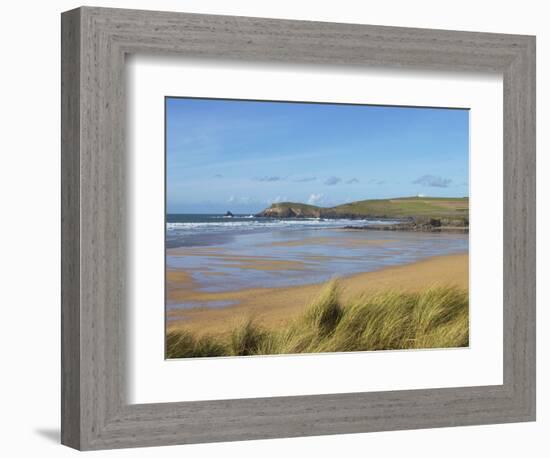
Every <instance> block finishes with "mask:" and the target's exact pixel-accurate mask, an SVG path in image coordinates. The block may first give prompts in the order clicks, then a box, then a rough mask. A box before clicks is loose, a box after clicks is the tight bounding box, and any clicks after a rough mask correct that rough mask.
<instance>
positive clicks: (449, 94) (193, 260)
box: [62, 7, 535, 450]
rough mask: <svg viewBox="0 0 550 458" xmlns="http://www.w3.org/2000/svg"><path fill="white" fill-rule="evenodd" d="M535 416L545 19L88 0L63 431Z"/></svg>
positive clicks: (143, 432)
mask: <svg viewBox="0 0 550 458" xmlns="http://www.w3.org/2000/svg"><path fill="white" fill-rule="evenodd" d="M534 419H535V38H534V37H531V36H519V35H503V34H488V33H474V32H457V31H443V30H427V29H408V28H398V27H381V26H368V25H356V24H333V23H320V22H308V21H288V20H272V19H258V18H245V17H228V16H211V15H197V14H186V13H171V12H153V11H134V10H121V9H106V8H93V7H83V8H78V9H76V10H72V11H68V12H66V13H63V15H62V442H63V444H65V445H68V446H70V447H73V448H77V449H80V450H90V449H106V448H121V447H141V446H153V445H169V444H185V443H198V442H216V441H232V440H247V439H262V438H278V437H295V436H308V435H323V434H343V433H357V432H370V431H383V430H398V429H414V428H433V427H442V426H459V425H473V424H487V423H505V422H521V421H533V420H534Z"/></svg>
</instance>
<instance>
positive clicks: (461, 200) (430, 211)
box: [258, 197, 469, 224]
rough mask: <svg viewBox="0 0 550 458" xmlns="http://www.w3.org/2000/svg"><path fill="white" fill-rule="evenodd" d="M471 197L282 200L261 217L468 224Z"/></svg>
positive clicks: (260, 214)
mask: <svg viewBox="0 0 550 458" xmlns="http://www.w3.org/2000/svg"><path fill="white" fill-rule="evenodd" d="M468 213H469V199H468V197H456V198H453V197H398V198H395V199H370V200H360V201H356V202H350V203H347V204H342V205H338V206H336V207H330V208H325V207H317V206H315V205H308V204H302V203H295V202H280V203H275V204H273V205H271V207H269V208H267V209H265V210H264V211H263V212H260V213H259V214H258V216H272V217H312V218H368V217H370V218H403V219H407V218H408V219H424V218H440V219H446V220H455V221H463V222H466V224H467V223H468Z"/></svg>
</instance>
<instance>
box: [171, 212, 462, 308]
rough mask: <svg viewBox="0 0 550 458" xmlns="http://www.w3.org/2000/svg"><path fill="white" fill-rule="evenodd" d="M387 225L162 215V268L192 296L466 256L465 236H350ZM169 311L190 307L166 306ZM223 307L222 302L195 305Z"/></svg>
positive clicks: (385, 233)
mask: <svg viewBox="0 0 550 458" xmlns="http://www.w3.org/2000/svg"><path fill="white" fill-rule="evenodd" d="M398 222H399V221H397V220H385V219H363V220H359V219H353V220H351V219H323V218H289V219H286V218H284V219H281V218H263V217H255V216H254V215H248V214H238V215H234V216H233V217H229V216H225V215H220V214H168V215H167V219H166V249H167V250H166V268H167V269H174V270H185V271H186V272H189V273H190V274H191V276H192V279H193V281H194V284H195V289H196V290H198V291H202V292H226V291H234V290H239V289H244V288H259V287H287V286H295V285H302V284H311V283H320V282H324V281H327V280H329V279H332V278H338V277H342V276H347V275H352V274H356V273H360V272H370V271H375V270H379V269H383V268H385V267H390V266H397V265H402V264H408V263H411V262H415V261H419V260H422V259H426V258H429V257H432V256H438V255H447V254H455V253H467V252H468V246H469V238H468V234H456V233H452V234H450V233H449V234H448V233H425V232H405V231H371V230H348V229H344V228H346V227H349V226H367V225H380V224H385V225H387V224H395V223H398ZM167 305H168V307H169V308H180V307H183V308H187V307H194V306H197V304H194V303H184V304H181V303H179V304H178V303H170V301H168V304H167ZM201 305H206V306H211V307H218V306H219V307H222V306H226V305H230V304H227V303H225V302H223V301H222V302H219V303H216V302H215V301H213V302H212V303H210V304H208V303H206V304H201Z"/></svg>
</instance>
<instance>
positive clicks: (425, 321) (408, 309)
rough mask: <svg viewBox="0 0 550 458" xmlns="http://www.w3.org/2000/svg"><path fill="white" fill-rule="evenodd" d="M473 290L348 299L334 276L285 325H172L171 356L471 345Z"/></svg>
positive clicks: (168, 344) (168, 348)
mask: <svg viewBox="0 0 550 458" xmlns="http://www.w3.org/2000/svg"><path fill="white" fill-rule="evenodd" d="M468 330H469V318H468V292H467V291H466V290H462V289H459V288H456V287H437V288H429V289H426V290H424V291H422V292H418V293H412V292H411V293H398V292H392V291H388V292H384V293H379V294H374V295H362V296H359V297H356V298H355V299H352V300H349V301H348V302H347V303H345V304H344V303H342V300H341V295H340V294H339V287H338V284H337V283H336V282H334V281H333V282H330V283H328V284H327V286H326V287H325V289H324V291H323V292H322V293H321V294H320V295H319V297H318V298H317V299H316V300H315V301H314V302H313V303H312V304H310V305H309V307H308V308H307V309H306V310H305V311H304V312H303V314H302V315H301V316H299V317H298V318H296V319H294V320H293V321H291V322H290V323H289V324H288V326H285V327H284V328H283V329H280V330H268V329H264V328H262V327H261V326H259V325H257V324H255V323H254V321H253V320H246V321H244V322H243V323H241V324H240V325H238V326H235V328H234V329H233V330H232V331H231V332H230V333H226V334H223V335H216V336H213V335H211V336H209V335H205V336H195V335H193V334H192V333H191V332H189V331H184V330H178V331H170V332H168V334H167V337H166V357H167V358H190V357H209V356H247V355H271V354H294V353H325V352H346V351H369V350H401V349H420V348H451V347H466V346H468V345H469V331H468Z"/></svg>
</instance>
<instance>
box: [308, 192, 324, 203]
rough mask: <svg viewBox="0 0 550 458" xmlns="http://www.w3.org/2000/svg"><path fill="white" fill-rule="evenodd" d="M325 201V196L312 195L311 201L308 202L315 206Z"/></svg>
mask: <svg viewBox="0 0 550 458" xmlns="http://www.w3.org/2000/svg"><path fill="white" fill-rule="evenodd" d="M322 199H323V194H321V193H319V194H311V195H310V196H309V199H308V200H307V203H308V204H310V205H315V204H317V203H319V202H320V201H321V200H322Z"/></svg>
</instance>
